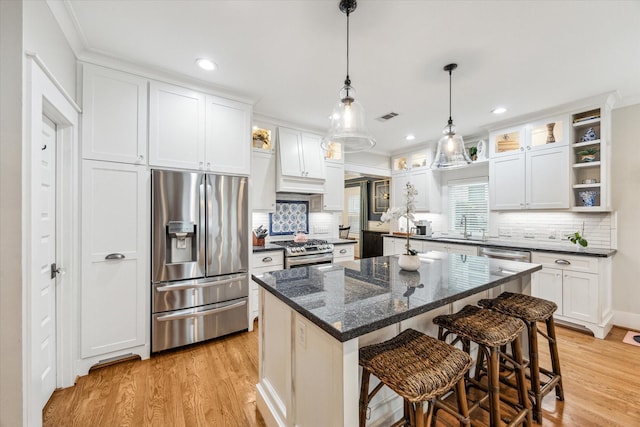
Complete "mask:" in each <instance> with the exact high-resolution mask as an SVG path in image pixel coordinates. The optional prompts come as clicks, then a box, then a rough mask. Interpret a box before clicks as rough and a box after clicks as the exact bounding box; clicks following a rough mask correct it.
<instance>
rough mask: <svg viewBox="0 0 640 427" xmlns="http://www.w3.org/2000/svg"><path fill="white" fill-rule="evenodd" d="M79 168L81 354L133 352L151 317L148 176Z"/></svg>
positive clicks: (129, 169) (104, 167) (99, 166)
mask: <svg viewBox="0 0 640 427" xmlns="http://www.w3.org/2000/svg"><path fill="white" fill-rule="evenodd" d="M82 169H83V170H82V251H81V254H82V282H81V286H80V306H81V314H80V320H79V324H80V349H81V354H80V355H81V357H82V358H89V357H93V356H98V355H108V356H107V357H112V356H116V355H117V353H116V354H114V352H121V351H123V350H125V349H126V351H127V352H138V351H137V350H132V348H135V347H139V346H146V344H148V343H146V336H147V333H148V329H149V325H148V320H149V316H150V311H149V278H148V270H149V262H148V257H149V224H148V218H149V212H148V203H147V199H148V196H147V182H148V172H147V171H146V167H145V166H134V165H127V164H119V163H111V162H98V161H91V160H84V161H83V163H82ZM148 351H149V350H148V346H146V350H145V352H146V356H145V355H144V354H141V355H142V356H143V358H144V357H148Z"/></svg>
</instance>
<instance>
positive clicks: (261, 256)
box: [249, 250, 284, 331]
mask: <svg viewBox="0 0 640 427" xmlns="http://www.w3.org/2000/svg"><path fill="white" fill-rule="evenodd" d="M251 257H252V259H251V274H262V273H266V272H269V271H276V270H282V269H283V268H284V252H283V251H281V250H275V251H261V252H254V253H253V255H252V256H251ZM258 288H259V286H258V284H257V283H256V282H254V281H253V280H252V281H251V282H249V330H250V331H252V330H253V321H254V320H255V319H256V318H257V317H258V313H259V312H260V306H259V300H260V298H259V292H258V290H259V289H258Z"/></svg>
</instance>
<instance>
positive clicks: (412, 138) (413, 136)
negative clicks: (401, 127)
mask: <svg viewBox="0 0 640 427" xmlns="http://www.w3.org/2000/svg"><path fill="white" fill-rule="evenodd" d="M404 139H406V140H407V141H413V140H414V139H416V136H415V135H414V134H412V133H410V134H409V135H407V136H405V137H404Z"/></svg>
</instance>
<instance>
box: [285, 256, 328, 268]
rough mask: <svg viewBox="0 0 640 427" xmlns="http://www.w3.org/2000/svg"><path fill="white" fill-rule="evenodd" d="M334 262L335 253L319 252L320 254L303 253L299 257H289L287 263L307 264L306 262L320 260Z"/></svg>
mask: <svg viewBox="0 0 640 427" xmlns="http://www.w3.org/2000/svg"><path fill="white" fill-rule="evenodd" d="M323 261H326V262H332V261H333V253H328V254H318V255H306V256H305V255H303V256H298V257H288V258H287V264H288V265H289V266H294V265H305V264H317V263H319V262H323Z"/></svg>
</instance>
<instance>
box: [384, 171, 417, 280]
mask: <svg viewBox="0 0 640 427" xmlns="http://www.w3.org/2000/svg"><path fill="white" fill-rule="evenodd" d="M417 194H418V191H417V190H416V188H415V186H414V185H413V184H411V183H410V182H407V185H406V186H405V189H404V191H403V195H404V204H403V205H402V206H401V207H396V208H389V209H387V211H386V212H385V213H383V214H382V216H381V217H380V220H381V221H382V222H389V221H391V220H394V219H400V218H402V217H404V218H406V220H407V243H406V245H405V248H406V251H405V253H404V254H401V255H400V257H399V258H398V265H399V266H400V268H401V269H403V270H408V271H415V270H417V269H418V268H419V267H420V258H419V257H418V251H416V250H415V249H411V241H410V239H409V237H410V236H411V233H409V229H410V228H409V221H414V219H415V218H414V215H413V213H414V212H415V207H416V206H415V197H416V195H417Z"/></svg>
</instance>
